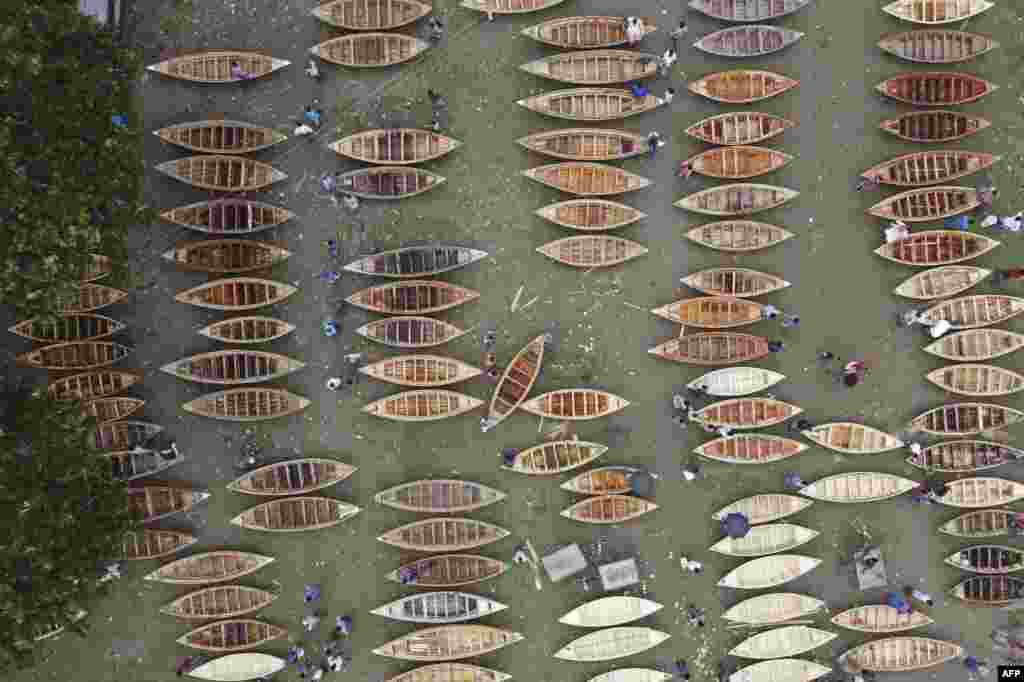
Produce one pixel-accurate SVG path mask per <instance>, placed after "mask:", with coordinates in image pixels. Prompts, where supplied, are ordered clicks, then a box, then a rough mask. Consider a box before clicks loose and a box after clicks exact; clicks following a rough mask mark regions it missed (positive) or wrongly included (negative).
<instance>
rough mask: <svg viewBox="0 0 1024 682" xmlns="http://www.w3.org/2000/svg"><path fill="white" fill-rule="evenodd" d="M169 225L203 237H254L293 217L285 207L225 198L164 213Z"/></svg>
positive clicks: (162, 215) (249, 200)
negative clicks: (205, 235) (191, 231)
mask: <svg viewBox="0 0 1024 682" xmlns="http://www.w3.org/2000/svg"><path fill="white" fill-rule="evenodd" d="M160 217H161V218H163V219H164V220H166V221H167V222H169V223H174V224H175V225H180V226H182V227H187V228H188V229H190V230H195V231H197V232H204V233H206V234H217V235H220V234H224V235H239V234H255V233H257V232H261V231H263V230H269V229H270V228H272V227H278V226H279V225H283V224H284V223H286V222H288V221H289V220H291V219H292V218H294V217H295V214H294V213H292V212H291V211H289V210H288V209H286V208H281V207H280V206H273V205H271V204H265V203H263V202H262V201H253V200H251V199H236V198H231V197H228V198H224V199H213V200H211V201H200V202H199V203H196V204H188V205H187V206H179V207H178V208H172V209H171V210H169V211H164V212H163V213H161V214H160Z"/></svg>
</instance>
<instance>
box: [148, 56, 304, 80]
mask: <svg viewBox="0 0 1024 682" xmlns="http://www.w3.org/2000/svg"><path fill="white" fill-rule="evenodd" d="M233 63H237V64H238V66H239V68H241V69H242V71H244V72H245V73H247V74H249V75H250V76H251V77H252V78H259V77H261V76H268V75H270V74H272V73H274V72H275V71H277V70H278V69H283V68H284V67H286V66H288V65H289V64H291V62H289V61H288V60H286V59H275V58H274V57H271V56H269V55H264V54H259V53H257V52H245V51H242V50H210V51H207V52H197V53H195V54H187V55H183V56H181V57H174V58H172V59H167V60H164V61H162V62H160V63H158V64H153V65H151V66H147V67H146V70H147V71H152V72H154V73H159V74H160V75H163V76H168V77H170V78H177V79H179V80H183V81H191V82H193V83H237V82H239V81H240V80H245V79H239V78H235V77H234V76H233V75H231V65H232V64H233Z"/></svg>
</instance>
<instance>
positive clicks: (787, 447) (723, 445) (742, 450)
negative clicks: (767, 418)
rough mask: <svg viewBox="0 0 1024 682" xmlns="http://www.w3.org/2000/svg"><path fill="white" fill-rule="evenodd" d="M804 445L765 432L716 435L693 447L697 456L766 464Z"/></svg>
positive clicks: (728, 462)
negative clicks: (716, 436) (714, 437)
mask: <svg viewBox="0 0 1024 682" xmlns="http://www.w3.org/2000/svg"><path fill="white" fill-rule="evenodd" d="M806 449H807V446H806V445H804V444H803V443H800V442H798V441H795V440H793V439H792V438H784V437H782V436H771V435H768V434H765V433H741V434H737V435H733V436H724V437H722V438H716V439H714V440H710V441H708V442H706V443H702V444H701V445H698V446H697V447H696V448H694V449H693V451H694V452H695V453H697V454H698V455H700V456H701V457H707V458H708V459H714V460H718V461H719V462H725V463H726V464H769V463H771V462H780V461H782V460H784V459H788V458H790V457H792V456H793V455H797V454H799V453H801V452H803V451H804V450H806Z"/></svg>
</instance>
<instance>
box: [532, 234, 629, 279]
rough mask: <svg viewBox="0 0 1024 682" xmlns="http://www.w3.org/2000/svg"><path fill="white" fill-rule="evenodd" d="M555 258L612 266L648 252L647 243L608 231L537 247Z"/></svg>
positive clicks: (564, 262) (590, 265)
mask: <svg viewBox="0 0 1024 682" xmlns="http://www.w3.org/2000/svg"><path fill="white" fill-rule="evenodd" d="M537 252H538V253H542V254H544V255H545V256H547V257H548V258H550V259H552V260H553V261H555V262H558V263H561V264H562V265H568V266H571V267H574V268H586V269H588V270H589V269H591V268H608V267H613V266H616V265H621V264H622V263H625V262H627V261H630V260H633V259H634V258H639V257H640V256H643V255H645V254H646V253H647V247H646V246H644V245H643V244H637V243H636V242H634V241H630V240H629V239H623V238H622V237H613V236H611V235H607V234H582V235H573V236H571V237H563V238H562V239H556V240H555V241H553V242H548V243H547V244H544V245H542V246H538V247H537Z"/></svg>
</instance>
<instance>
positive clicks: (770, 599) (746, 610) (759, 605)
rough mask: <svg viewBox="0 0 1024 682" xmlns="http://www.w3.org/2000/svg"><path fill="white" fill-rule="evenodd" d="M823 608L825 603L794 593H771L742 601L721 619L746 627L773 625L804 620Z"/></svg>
mask: <svg viewBox="0 0 1024 682" xmlns="http://www.w3.org/2000/svg"><path fill="white" fill-rule="evenodd" d="M824 608H825V602H823V601H822V600H820V599H815V598H814V597H809V596H807V595H805V594H797V593H795V592H772V593H770V594H760V595H758V596H756V597H751V598H750V599H744V600H743V601H741V602H740V603H739V604H736V605H735V606H733V607H731V608H730V609H729V610H727V611H726V612H725V613H723V614H722V618H724V619H726V620H730V621H732V622H734V623H744V624H746V625H756V626H760V625H774V624H776V623H784V622H786V621H787V620H795V619H797V618H805V617H807V616H811V615H813V614H815V613H817V612H818V611H820V610H822V609H824Z"/></svg>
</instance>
